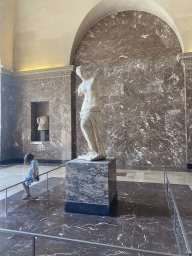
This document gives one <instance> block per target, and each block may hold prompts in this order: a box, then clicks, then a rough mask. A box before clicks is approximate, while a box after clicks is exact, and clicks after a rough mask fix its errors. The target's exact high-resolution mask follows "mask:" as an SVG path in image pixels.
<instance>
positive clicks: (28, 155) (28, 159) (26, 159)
mask: <svg viewBox="0 0 192 256" xmlns="http://www.w3.org/2000/svg"><path fill="white" fill-rule="evenodd" d="M33 158H34V155H32V154H29V153H27V154H26V155H25V157H24V164H28V163H30V162H31V161H32V160H33Z"/></svg>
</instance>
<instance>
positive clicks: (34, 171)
mask: <svg viewBox="0 0 192 256" xmlns="http://www.w3.org/2000/svg"><path fill="white" fill-rule="evenodd" d="M24 164H30V168H29V173H28V174H27V176H26V177H25V180H24V181H23V183H22V185H23V188H24V190H25V193H26V195H24V197H23V199H24V200H26V199H30V197H31V195H30V193H29V185H31V183H32V182H34V181H39V167H38V165H39V164H38V161H37V160H36V159H34V156H33V155H32V154H29V153H27V154H26V155H25V157H24Z"/></svg>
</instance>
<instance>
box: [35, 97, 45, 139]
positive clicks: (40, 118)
mask: <svg viewBox="0 0 192 256" xmlns="http://www.w3.org/2000/svg"><path fill="white" fill-rule="evenodd" d="M31 141H49V102H48V101H40V102H31Z"/></svg>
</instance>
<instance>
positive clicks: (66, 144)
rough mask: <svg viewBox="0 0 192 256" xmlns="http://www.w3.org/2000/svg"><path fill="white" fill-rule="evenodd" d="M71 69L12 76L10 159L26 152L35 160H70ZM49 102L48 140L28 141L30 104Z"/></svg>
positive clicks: (29, 137)
mask: <svg viewBox="0 0 192 256" xmlns="http://www.w3.org/2000/svg"><path fill="white" fill-rule="evenodd" d="M72 70H73V66H69V67H65V68H55V69H47V70H39V71H38V70H37V71H31V72H30V71H28V72H27V71H26V72H19V73H16V74H15V85H14V87H13V95H14V112H13V155H14V156H13V158H23V156H24V155H25V154H26V153H27V152H31V153H33V154H34V155H35V156H36V157H37V158H38V159H45V160H69V159H71V154H72V148H71V146H72V141H71V123H72V115H71V77H72V73H73V71H72ZM44 101H46V102H49V141H44V142H31V102H44Z"/></svg>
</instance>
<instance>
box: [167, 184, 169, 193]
mask: <svg viewBox="0 0 192 256" xmlns="http://www.w3.org/2000/svg"><path fill="white" fill-rule="evenodd" d="M168 191H169V184H168V180H167V197H168Z"/></svg>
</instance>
